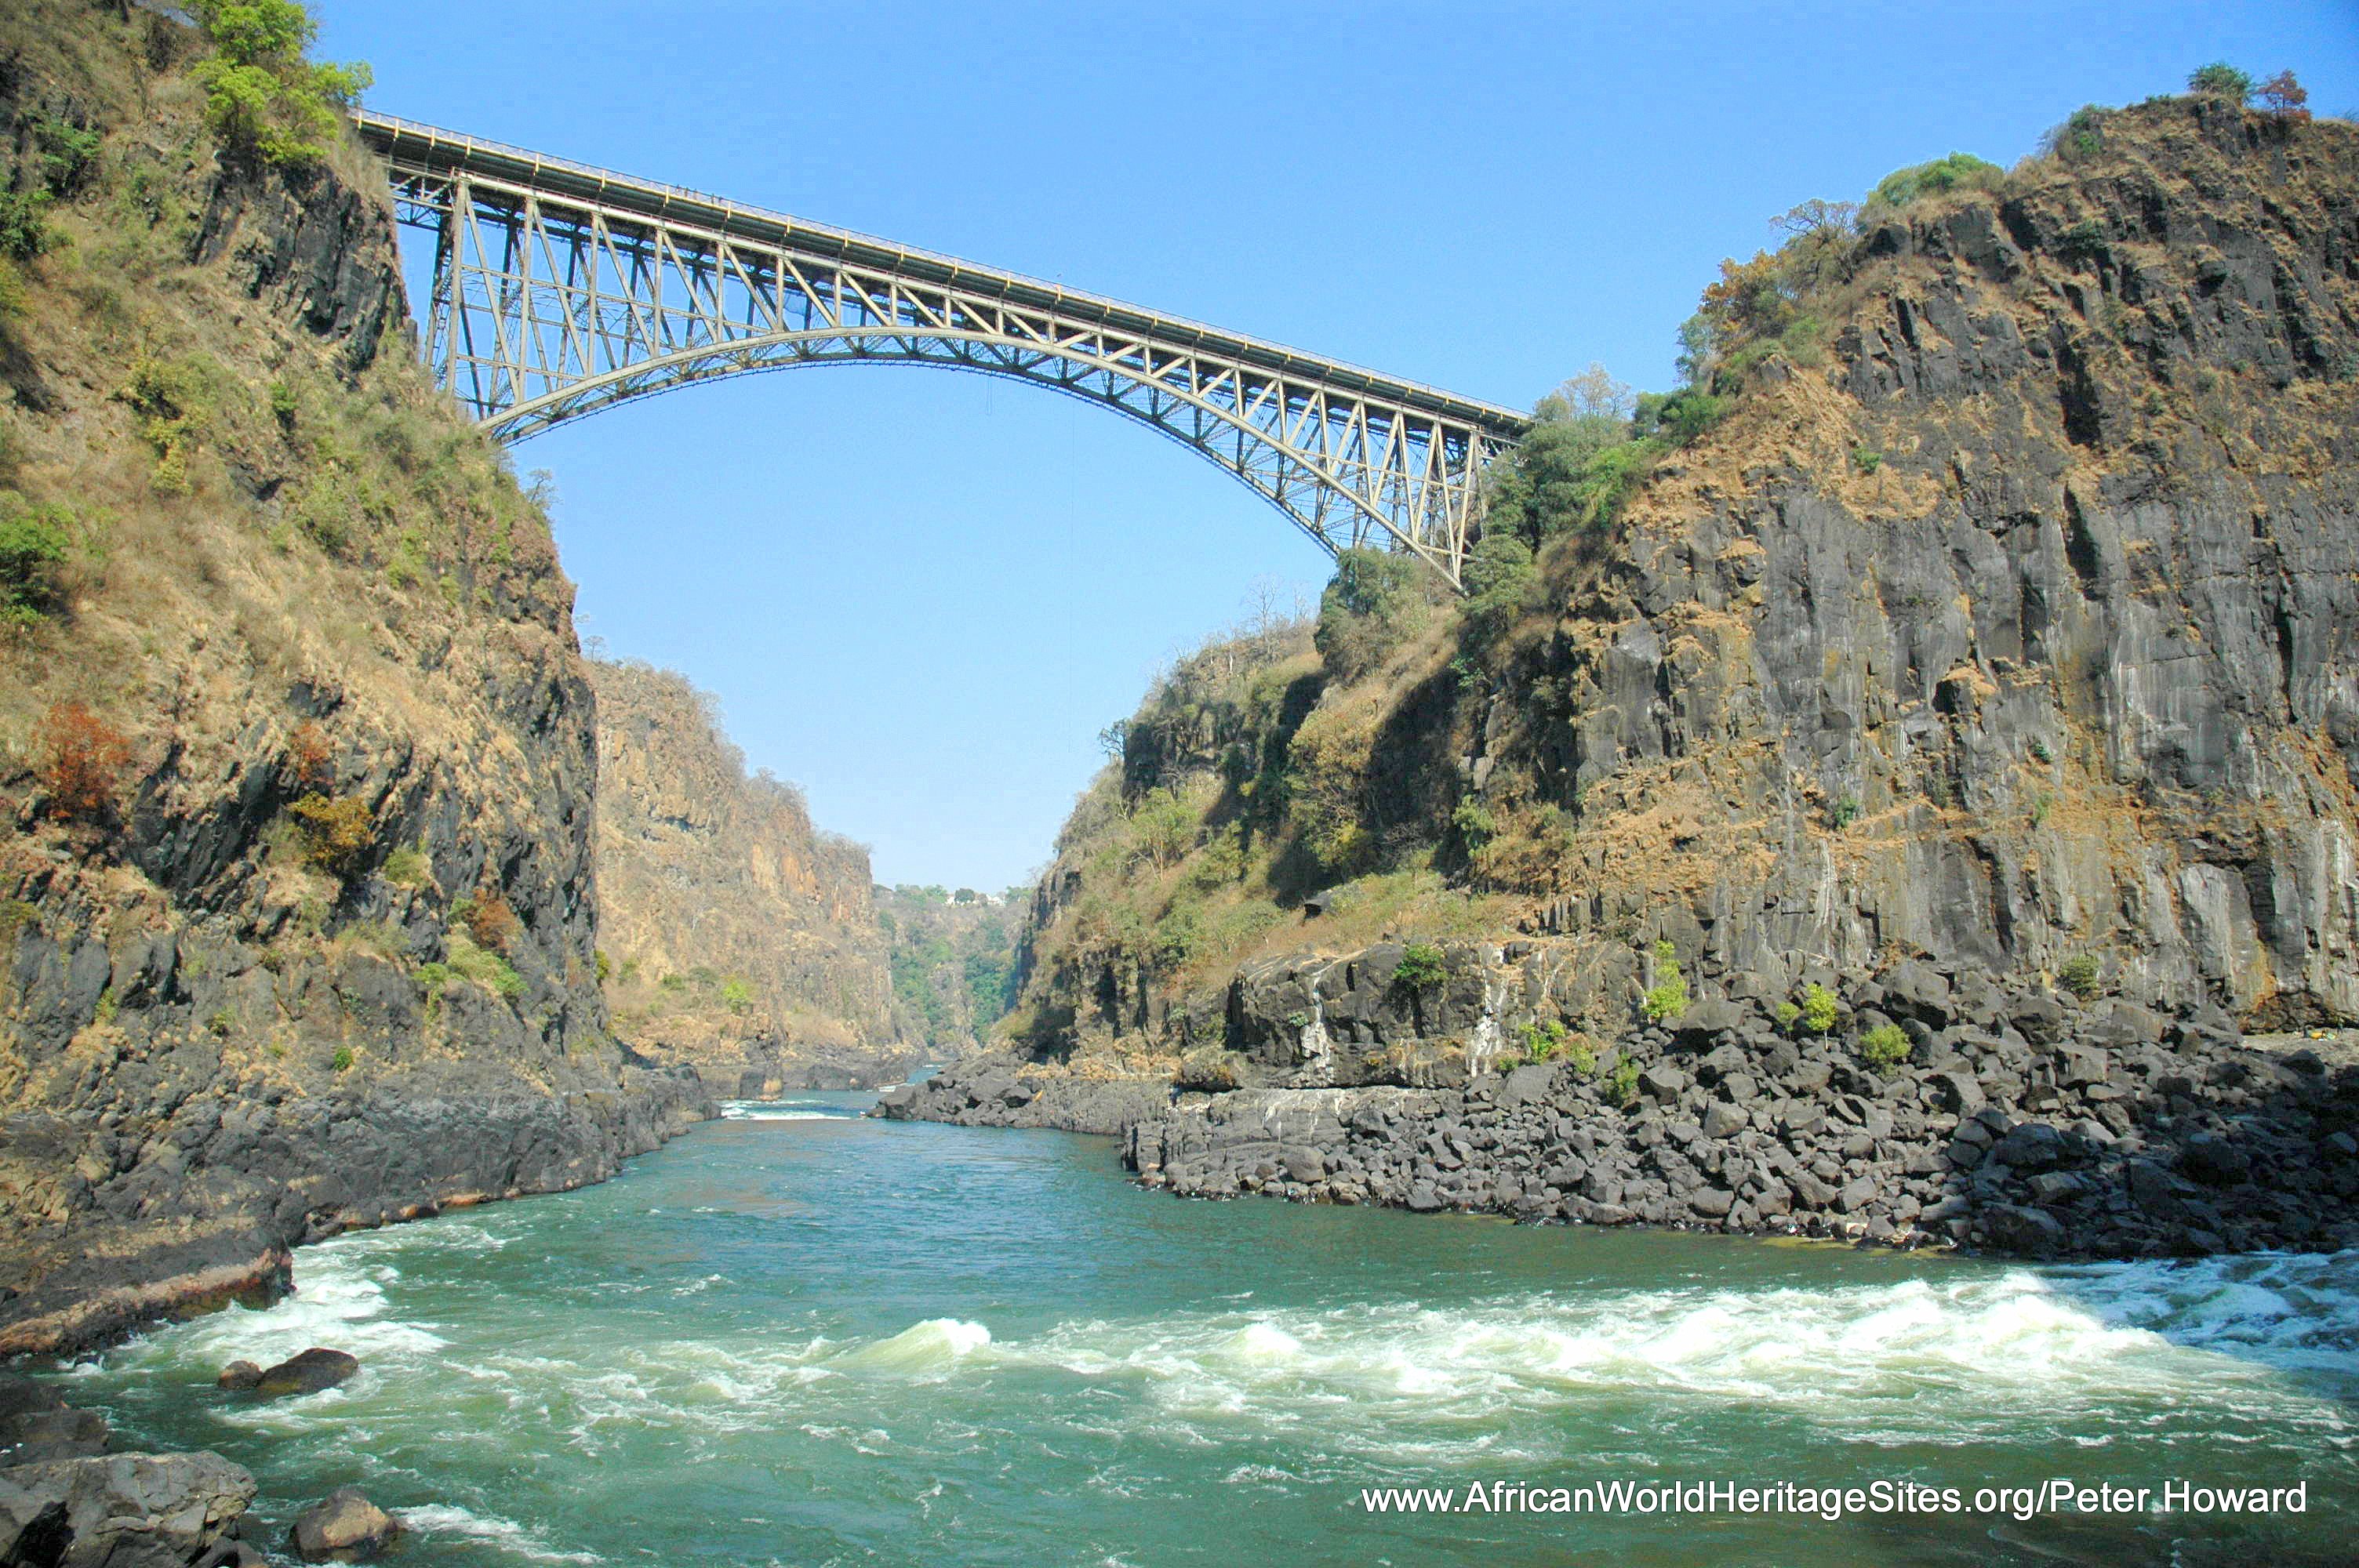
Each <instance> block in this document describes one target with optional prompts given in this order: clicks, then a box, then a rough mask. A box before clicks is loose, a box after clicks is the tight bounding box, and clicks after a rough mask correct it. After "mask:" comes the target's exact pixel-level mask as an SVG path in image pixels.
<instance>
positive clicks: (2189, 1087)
mask: <svg viewBox="0 0 2359 1568" xmlns="http://www.w3.org/2000/svg"><path fill="white" fill-rule="evenodd" d="M1731 989H1732V991H1733V992H1735V993H1738V994H1732V995H1729V996H1726V997H1723V998H1719V999H1714V1000H1705V1001H1700V1002H1696V1003H1693V1004H1691V1005H1690V1006H1689V1007H1688V1008H1687V1009H1686V1010H1685V1011H1684V1012H1683V1013H1681V1014H1680V1016H1679V1017H1678V1018H1677V1019H1676V1020H1672V1021H1669V1022H1664V1023H1661V1024H1658V1025H1653V1026H1648V1027H1644V1028H1637V1029H1634V1030H1632V1031H1631V1032H1629V1033H1626V1034H1625V1035H1624V1036H1623V1037H1622V1038H1620V1039H1619V1040H1617V1041H1615V1042H1614V1043H1612V1044H1607V1045H1604V1046H1603V1047H1601V1048H1598V1049H1596V1050H1595V1051H1594V1052H1593V1061H1591V1062H1588V1063H1582V1064H1579V1065H1576V1064H1575V1063H1573V1062H1571V1061H1563V1060H1559V1061H1552V1062H1544V1063H1536V1064H1532V1065H1516V1066H1512V1067H1511V1068H1510V1069H1509V1070H1507V1071H1505V1072H1495V1071H1483V1070H1480V1066H1479V1065H1477V1068H1476V1070H1473V1071H1472V1072H1470V1073H1468V1074H1465V1075H1463V1076H1462V1082H1459V1083H1456V1084H1451V1085H1449V1086H1447V1087H1426V1088H1420V1087H1408V1086H1381V1085H1380V1086H1359V1087H1345V1088H1313V1087H1261V1088H1249V1089H1239V1090H1235V1091H1232V1092H1229V1093H1223V1094H1209V1095H1196V1094H1190V1095H1183V1096H1181V1097H1180V1098H1179V1100H1178V1102H1177V1103H1175V1104H1174V1105H1173V1106H1172V1107H1171V1108H1169V1110H1168V1111H1167V1112H1166V1113H1165V1114H1163V1115H1161V1116H1158V1117H1155V1118H1151V1119H1145V1120H1141V1121H1139V1122H1137V1123H1136V1124H1135V1125H1133V1126H1132V1127H1131V1128H1130V1129H1129V1130H1128V1132H1127V1134H1126V1141H1125V1159H1126V1161H1127V1162H1128V1163H1129V1164H1130V1165H1131V1166H1132V1168H1134V1169H1135V1170H1136V1172H1137V1173H1138V1174H1139V1176H1140V1179H1141V1180H1142V1181H1144V1182H1145V1183H1146V1184H1148V1185H1151V1186H1156V1187H1161V1188H1165V1189H1168V1190H1169V1191H1172V1192H1175V1193H1179V1194H1183V1195H1194V1196H1207V1197H1224V1196H1233V1195H1240V1194H1245V1193H1266V1194H1270V1195H1277V1196H1283V1197H1288V1198H1292V1199H1296V1200H1299V1201H1306V1202H1330V1203H1375V1204H1388V1205H1397V1206H1405V1207H1408V1208H1411V1209H1419V1210H1433V1209H1470V1210H1487V1211H1493V1212H1497V1213H1502V1214H1508V1215H1512V1216H1515V1217H1518V1218H1523V1219H1529V1220H1558V1221H1569V1222H1578V1223H1587V1224H1596V1225H1623V1224H1632V1223H1643V1224H1648V1225H1656V1226H1672V1227H1693V1228H1711V1229H1720V1230H1731V1231H1758V1232H1782V1233H1799V1234H1807V1235H1812V1236H1827V1237H1840V1238H1852V1239H1871V1240H1878V1241H1886V1242H1891V1243H1894V1244H1900V1245H1916V1244H1924V1243H1936V1244H1944V1245H1960V1246H1966V1247H1973V1248H1978V1249H1989V1250H1995V1251H2004V1252H2010V1253H2018V1254H2024V1255H2029V1256H2037V1257H2064V1256H2079V1257H2147V1256H2161V1255H2180V1254H2190V1253H2211V1252H2219V1251H2230V1250H2234V1251H2243V1250H2249V1249H2267V1248H2297V1249H2329V1248H2340V1247H2347V1246H2353V1245H2359V1051H2354V1050H2351V1049H2349V1048H2347V1047H2345V1046H2343V1045H2340V1044H2332V1043H2329V1044H2324V1045H2320V1044H2313V1043H2310V1042H2307V1041H2302V1040H2297V1039H2289V1038H2286V1037H2273V1038H2266V1039H2264V1038H2256V1039H2252V1040H2247V1039H2245V1037H2243V1036H2242V1035H2241V1034H2240V1033H2238V1030H2237V1028H2236V1026H2235V1024H2234V1021H2233V1020H2231V1019H2230V1018H2229V1017H2228V1016H2227V1014H2226V1013H2224V1012H2223V1011H2221V1010H2220V1009H2219V1008H2217V1007H2216V1006H2212V1005H2209V1004H2204V1005H2201V1006H2197V1007H2193V1008H2189V1009H2186V1010H2183V1011H2180V1013H2179V1014H2178V1015H2177V1016H2165V1015H2163V1014H2161V1013H2159V1012H2157V1011H2151V1010H2149V1009H2147V1008H2145V1007H2141V1006H2137V1005H2135V1004H2132V1003H2129V1002H2126V1001H2118V1000H2106V1001H2098V1002H2095V1003H2093V1004H2090V1003H2084V1002H2083V1001H2082V1000H2081V999H2079V998H2077V997H2074V996H2071V995H2070V994H2067V993H2062V992H2057V991H2051V990H2048V989H2042V988H2038V987H2029V988H2025V989H2004V988H2002V987H2001V986H2000V985H1999V984H1998V983H1996V982H1995V980H1993V979H1991V977H1989V976H1987V975H1985V974H1984V973H1982V972H1980V971H1977V970H1973V969H1971V968H1968V969H1959V968H1949V967H1947V966H1936V965H1930V964H1927V963H1922V962H1908V963H1903V964H1900V965H1898V966H1896V967H1895V968H1893V969H1892V970H1891V971H1889V972H1887V973H1886V974H1885V975H1884V976H1882V977H1880V978H1879V979H1877V980H1875V981H1873V982H1864V983H1862V984H1860V985H1858V986H1856V987H1854V988H1850V989H1847V990H1846V991H1845V993H1844V995H1843V999H1842V1001H1843V1006H1842V1009H1841V1013H1840V1018H1839V1022H1837V1024H1836V1026H1835V1027H1834V1029H1832V1031H1830V1032H1829V1033H1823V1034H1814V1033H1796V1030H1797V1025H1796V1023H1795V1022H1793V1021H1791V1020H1790V1019H1788V1021H1786V1022H1780V1020H1779V1018H1778V1017H1777V1011H1778V1010H1777V1008H1776V1004H1775V1002H1773V1001H1771V1000H1769V999H1767V998H1766V997H1748V996H1745V995H1743V994H1741V991H1742V988H1741V987H1733V988H1731ZM1881 1024H1891V1025H1894V1026H1896V1027H1897V1029H1898V1030H1899V1031H1901V1033H1902V1035H1903V1037H1905V1039H1906V1040H1907V1042H1908V1056H1907V1059H1906V1060H1905V1061H1902V1062H1900V1063H1897V1064H1896V1065H1889V1066H1881V1067H1880V1066H1877V1065H1872V1064H1871V1063H1870V1061H1869V1060H1868V1059H1867V1057H1866V1055H1865V1054H1864V1053H1863V1051H1862V1050H1861V1049H1860V1046H1859V1042H1860V1041H1861V1040H1862V1039H1863V1038H1864V1036H1865V1035H1866V1033H1868V1032H1869V1031H1871V1030H1873V1029H1875V1027H1876V1026H1878V1025H1881ZM1625 1060H1626V1061H1627V1062H1628V1063H1629V1064H1631V1065H1632V1066H1635V1068H1636V1075H1635V1077H1636V1082H1635V1085H1633V1084H1631V1083H1630V1082H1629V1080H1630V1078H1631V1076H1632V1074H1631V1072H1630V1071H1629V1069H1628V1068H1624V1067H1623V1066H1622V1064H1623V1063H1624V1062H1625ZM1617 1069H1620V1070H1619V1071H1618V1072H1617Z"/></svg>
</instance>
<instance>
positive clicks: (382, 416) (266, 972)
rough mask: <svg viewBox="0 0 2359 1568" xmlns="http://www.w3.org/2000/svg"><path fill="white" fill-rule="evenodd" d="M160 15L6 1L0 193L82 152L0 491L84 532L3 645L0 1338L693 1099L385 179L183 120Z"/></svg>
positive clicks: (616, 1150)
mask: <svg viewBox="0 0 2359 1568" xmlns="http://www.w3.org/2000/svg"><path fill="white" fill-rule="evenodd" d="M126 16H127V17H128V19H126ZM175 29H176V24H173V23H171V22H169V21H168V20H166V19H164V18H162V17H160V16H154V15H152V14H151V13H147V12H141V11H137V10H136V9H135V10H131V11H129V12H127V13H124V12H119V11H114V10H108V9H106V8H95V9H94V8H92V7H89V6H82V5H69V4H62V3H57V0H33V3H32V4H30V5H27V6H20V7H17V8H16V10H15V11H13V12H12V13H11V16H10V18H9V20H8V21H7V22H5V23H0V57H5V60H6V69H5V70H0V126H5V133H6V134H5V136H0V146H4V147H5V149H6V153H7V156H8V157H11V158H13V159H15V160H16V162H15V167H13V168H11V169H10V170H9V171H8V175H9V178H10V179H11V180H12V181H13V188H15V189H31V188H32V187H34V186H36V185H38V184H40V183H43V182H44V181H49V182H52V183H55V182H57V181H58V180H59V178H60V177H59V176H58V175H57V174H56V172H55V168H56V166H54V165H53V164H50V163H45V162H44V160H43V157H42V147H43V146H44V144H43V142H42V140H41V133H40V130H39V127H40V126H41V125H42V124H49V123H50V122H51V121H53V120H54V121H59V122H62V123H65V124H72V125H76V126H87V127H89V128H90V129H92V130H93V131H95V132H97V133H98V134H99V135H100V136H101V137H102V138H103V153H102V156H101V157H98V158H96V159H94V160H92V161H90V162H89V164H88V165H87V166H86V167H84V168H82V170H81V171H80V172H79V173H78V174H75V175H74V176H73V177H72V178H71V180H68V181H66V182H65V183H64V184H63V185H62V187H61V188H60V190H59V194H58V199H57V200H56V201H55V203H54V204H53V205H52V206H51V207H50V208H49V211H48V213H47V216H46V219H45V221H46V222H48V223H49V224H50V225H52V226H53V227H54V228H55V230H56V231H57V237H58V239H59V240H60V243H58V244H57V245H55V246H53V247H52V248H50V249H49V252H48V253H47V254H44V255H42V256H41V257H40V258H38V260H36V261H30V262H27V263H25V264H23V265H21V266H20V267H17V268H16V270H17V271H18V272H19V273H21V275H22V285H23V287H22V298H23V303H24V308H23V309H22V310H21V311H19V312H16V313H14V314H11V315H10V316H9V317H8V318H7V319H5V322H0V374H5V377H6V379H7V383H8V386H9V388H10V390H11V391H12V392H13V394H14V399H13V406H11V407H10V408H9V409H8V410H7V411H6V418H5V424H6V431H5V435H6V439H5V443H0V507H5V509H6V510H7V514H8V517H9V519H10V520H11V521H13V520H14V519H15V518H16V516H17V515H18V514H20V513H21V514H27V515H35V516H38V518H39V519H41V520H43V521H42V524H41V525H42V526H49V527H55V528H57V529H60V530H61V531H62V533H63V535H64V536H65V537H67V538H68V539H70V540H71V542H72V546H73V547H72V549H71V552H70V557H71V558H70V559H68V560H66V561H64V562H62V563H60V565H59V566H58V568H57V572H56V575H55V577H54V580H51V581H49V582H48V583H47V584H46V585H45V588H44V597H43V601H42V602H43V605H44V608H43V609H42V611H41V612H40V614H39V615H38V618H37V619H35V620H34V621H32V622H27V623H25V624H20V625H16V626H15V627H13V629H12V630H11V631H10V633H9V634H8V635H7V636H6V637H5V639H0V671H4V672H5V673H0V1354H5V1353H9V1352H21V1351H58V1350H68V1349H73V1348H77V1347H80V1346H88V1345H91V1344H93V1343H97V1342H99V1341H101V1340H103V1339H104V1338H106V1337H108V1336H114V1335H118V1334H120V1333H122V1332H124V1331H125V1329H127V1328H130V1327H132V1326H135V1325H137V1324H139V1323H141V1322H145V1321H148V1320H152V1319H154V1318H157V1317H161V1316H169V1315H175V1314H182V1313H188V1312H194V1311H200V1310H203V1309H205V1308H207V1307H210V1306H215V1305H219V1304H221V1303H223V1302H226V1301H230V1300H234V1299H243V1298H250V1297H254V1296H261V1295H267V1294H268V1293H270V1292H274V1291H277V1290H280V1289H283V1288H284V1287H285V1285H286V1282H287V1280H288V1253H287V1249H288V1247H290V1246H292V1245H293V1244H296V1243H298V1242H300V1241H303V1240H306V1239H311V1238H318V1237H321V1236H324V1235H327V1234H330V1233H332V1232H333V1231H334V1230H336V1229H339V1228H342V1227H347V1226H353V1225H369V1224H377V1223H382V1222H385V1221H387V1220H392V1219H398V1218H405V1217H411V1216H415V1215H419V1214H427V1213H432V1212H434V1211H435V1209H436V1208H437V1207H438V1206H446V1205H451V1204H462V1203H470V1202H479V1201H483V1200H484V1199H486V1198H495V1197H502V1196H511V1195H518V1194H521V1193H527V1192H542V1191H552V1190H559V1189H563V1188H567V1187H572V1186H577V1185H580V1184H582V1183H585V1182H590V1181H596V1180H599V1179H601V1178H603V1176H605V1175H608V1174H611V1173H613V1171H614V1169H615V1167H616V1165H617V1163H618V1162H620V1161H621V1160H622V1159H623V1158H624V1157H625V1156H626V1155H628V1154H630V1153H634V1152H640V1151H643V1150H646V1149H648V1148H651V1147H653V1146H655V1145H656V1144H657V1143H658V1142H659V1141H661V1140H662V1139H663V1138H665V1137H668V1136H669V1135H671V1134H673V1133H675V1132H677V1131H679V1130H681V1129H682V1128H683V1127H685V1126H687V1125H688V1124H689V1123H690V1120H692V1119H694V1118H696V1117H698V1116H701V1115H704V1114H709V1112H710V1109H711V1107H710V1102H709V1097H707V1096H706V1094H705V1093H704V1091H703V1089H702V1087H701V1085H699V1084H698V1083H697V1082H696V1081H695V1079H694V1078H693V1077H692V1076H690V1077H688V1078H686V1079H683V1078H681V1077H679V1076H676V1075H673V1074H669V1073H667V1072H663V1071H658V1070H653V1069H651V1068H649V1067H648V1066H647V1065H646V1064H644V1063H635V1062H634V1061H633V1059H632V1058H631V1057H629V1056H628V1055H627V1054H626V1053H625V1050H624V1048H623V1047H622V1046H621V1045H620V1044H618V1043H617V1042H616V1041H615V1040H614V1037H613V1035H612V1033H611V1032H610V1030H609V1027H608V1018H607V1014H606V1010H605V1007H604V1004H603V1000H602V999H601V997H600V995H599V992H598V989H597V984H596V977H595V973H594V958H593V950H592V940H593V935H594V933H593V908H594V882H593V876H592V855H593V842H592V788H593V784H594V782H595V776H596V766H597V757H596V748H595V741H594V733H593V723H592V697H591V690H590V686H589V682H588V678H587V675H586V672H585V670H584V668H583V665H582V660H581V657H580V654H579V652H578V649H577V646H576V643H575V640H574V633H573V626H572V622H571V597H572V596H571V587H570V586H569V585H568V584H567V583H566V582H565V580H564V578H563V577H562V575H561V574H560V571H559V570H558V567H557V560H556V555H555V550H554V547H553V546H552V544H551V542H550V539H549V531H548V524H547V519H546V517H545V515H544V514H542V512H541V510H540V508H539V507H538V504H537V503H535V502H534V501H533V500H532V499H531V498H529V497H527V496H526V495H524V494H523V493H522V492H520V491H519V490H518V489H517V487H516V484H515V482H514V480H513V479H512V478H511V477H510V476H509V475H508V474H507V473H506V469H505V466H504V464H503V463H502V462H501V460H499V457H498V455H497V453H496V452H495V450H494V449H492V448H491V447H490V446H489V445H488V444H487V443H485V442H484V440H483V439H482V438H480V436H479V435H478V434H476V433H475V432H473V431H472V430H470V429H468V428H467V427H465V426H464V425H463V423H462V421H461V420H460V418H459V417H458V416H457V414H456V412H455V410H453V409H451V407H450V406H449V405H448V402H447V399H444V398H442V397H441V396H440V395H438V394H436V393H435V392H434V391H433V389H432V388H431V387H430V386H429V384H427V381H426V378H425V377H424V375H423V374H422V373H420V371H419V367H418V366H417V365H416V363H415V362H414V359H413V356H412V355H411V353H410V352H409V351H408V348H407V346H406V345H405V344H403V343H402V342H400V341H398V332H397V321H398V318H399V314H400V311H399V303H400V298H401V284H400V272H399V266H398V262H397V254H396V252H395V247H394V241H393V224H392V217H391V213H390V211H389V210H388V207H387V205H386V199H385V195H384V190H383V187H382V184H381V178H380V176H379V175H378V173H377V172H376V171H375V169H374V168H372V167H371V166H370V164H369V163H368V161H367V159H366V157H365V156H364V155H363V154H361V153H359V152H358V151H357V149H353V148H349V147H337V148H334V149H332V151H331V154H330V156H329V157H326V158H325V159H323V160H322V161H321V162H320V163H319V164H317V165H314V166H311V167H309V168H283V167H270V166H264V165H259V164H256V163H254V162H252V161H250V160H240V159H237V158H235V157H220V156H217V151H216V148H215V146H214V144H213V142H212V137H211V136H210V135H209V134H208V133H207V132H206V131H205V129H204V127H203V125H202V124H201V116H200V105H199V103H198V96H199V95H196V94H194V93H193V92H190V91H189V90H188V89H187V88H186V84H185V83H181V82H175V81H158V80H153V79H151V78H150V77H149V76H148V75H147V73H148V72H149V71H150V70H151V68H153V67H154V65H155V62H158V61H164V62H167V64H166V65H165V67H164V68H163V69H165V70H173V69H177V68H176V67H173V66H171V65H170V64H169V63H168V62H170V61H172V60H175V59H178V60H181V61H185V59H187V58H188V54H189V52H190V51H189V49H187V48H186V47H185V35H184V34H181V33H179V32H177V31H176V30H175ZM150 33H152V34H153V35H154V37H155V38H156V39H158V40H160V44H159V46H158V48H154V49H151V48H149V47H148V43H149V39H148V38H147V35H148V34H150ZM175 39H179V40H180V41H179V42H178V43H175V42H174V40H175ZM134 211H136V213H137V214H138V218H137V221H136V222H128V223H126V222H125V219H124V216H123V214H124V213H125V212H134ZM12 265H14V264H12ZM94 298H105V299H110V300H114V301H118V302H119V303H120V306H121V311H120V312H118V313H116V314H110V313H109V312H107V311H93V310H92V309H91V308H89V306H88V301H90V300H92V299H94ZM118 315H119V316H120V319H122V320H130V319H136V321H137V322H138V330H137V331H136V332H133V331H131V330H127V329H124V328H121V327H120V325H119V323H118V322H117V316H118Z"/></svg>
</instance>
